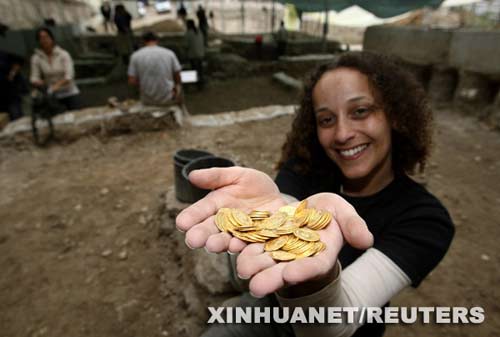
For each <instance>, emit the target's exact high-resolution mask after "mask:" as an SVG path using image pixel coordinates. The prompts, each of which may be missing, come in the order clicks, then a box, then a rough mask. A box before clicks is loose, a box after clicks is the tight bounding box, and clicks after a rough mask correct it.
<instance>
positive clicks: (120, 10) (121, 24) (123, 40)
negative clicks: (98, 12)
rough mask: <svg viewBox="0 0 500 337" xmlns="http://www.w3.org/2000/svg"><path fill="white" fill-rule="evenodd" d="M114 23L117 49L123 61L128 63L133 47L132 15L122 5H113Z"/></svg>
mask: <svg viewBox="0 0 500 337" xmlns="http://www.w3.org/2000/svg"><path fill="white" fill-rule="evenodd" d="M114 19H115V25H116V29H117V30H118V36H117V50H118V54H119V55H120V56H121V57H122V61H123V63H125V64H127V63H128V58H129V55H130V54H131V53H132V51H133V49H134V41H133V39H134V35H133V33H132V26H131V23H132V15H130V13H129V12H128V11H127V9H126V8H125V6H124V5H121V4H119V5H116V6H115V18H114Z"/></svg>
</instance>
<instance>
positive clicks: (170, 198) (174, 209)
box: [165, 186, 189, 218]
mask: <svg viewBox="0 0 500 337" xmlns="http://www.w3.org/2000/svg"><path fill="white" fill-rule="evenodd" d="M188 206H189V204H188V203H184V202H180V201H179V200H177V198H176V197H175V187H174V186H170V187H169V189H168V190H167V194H166V197H165V207H166V210H167V214H168V215H169V216H170V217H171V218H175V217H176V216H177V215H178V214H179V213H180V212H181V211H182V210H183V209H184V208H186V207H188Z"/></svg>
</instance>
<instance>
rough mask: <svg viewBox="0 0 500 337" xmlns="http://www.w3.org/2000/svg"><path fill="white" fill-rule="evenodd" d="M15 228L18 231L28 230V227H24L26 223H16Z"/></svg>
mask: <svg viewBox="0 0 500 337" xmlns="http://www.w3.org/2000/svg"><path fill="white" fill-rule="evenodd" d="M14 229H15V230H16V231H18V232H24V231H25V230H26V228H25V227H24V225H23V224H22V223H16V224H15V225H14Z"/></svg>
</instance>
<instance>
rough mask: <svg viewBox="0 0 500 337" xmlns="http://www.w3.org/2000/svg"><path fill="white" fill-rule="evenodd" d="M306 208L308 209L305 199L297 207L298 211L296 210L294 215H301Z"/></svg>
mask: <svg viewBox="0 0 500 337" xmlns="http://www.w3.org/2000/svg"><path fill="white" fill-rule="evenodd" d="M306 208H307V199H304V200H302V201H301V202H300V203H299V204H298V205H297V209H296V210H295V213H294V215H298V214H300V213H301V212H302V211H304V210H305V209H306Z"/></svg>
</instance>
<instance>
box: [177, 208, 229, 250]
mask: <svg viewBox="0 0 500 337" xmlns="http://www.w3.org/2000/svg"><path fill="white" fill-rule="evenodd" d="M217 233H220V232H219V230H218V229H217V227H216V226H215V224H214V217H213V216H211V217H209V218H208V219H206V220H205V221H203V222H202V223H200V224H198V225H196V226H193V227H192V228H191V229H189V230H188V231H187V232H186V239H185V241H186V245H188V247H190V248H201V247H203V246H205V244H206V242H207V240H208V238H209V237H210V236H211V235H214V234H217ZM228 245H229V242H228ZM226 249H227V247H226Z"/></svg>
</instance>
